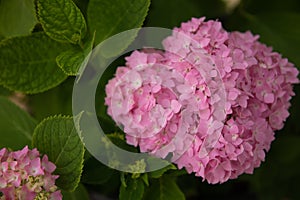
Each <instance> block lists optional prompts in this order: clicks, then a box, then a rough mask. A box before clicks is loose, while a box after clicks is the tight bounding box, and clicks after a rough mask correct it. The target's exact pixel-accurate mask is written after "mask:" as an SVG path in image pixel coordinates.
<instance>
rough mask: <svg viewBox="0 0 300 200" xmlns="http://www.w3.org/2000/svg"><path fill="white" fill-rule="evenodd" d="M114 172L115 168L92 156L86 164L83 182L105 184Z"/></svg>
mask: <svg viewBox="0 0 300 200" xmlns="http://www.w3.org/2000/svg"><path fill="white" fill-rule="evenodd" d="M113 173H114V170H113V169H111V168H109V167H107V166H105V165H103V164H102V163H100V162H99V161H98V160H96V159H95V158H90V159H89V160H88V161H86V163H85V165H84V168H83V174H82V179H81V182H82V183H86V184H103V183H106V182H107V181H108V180H109V179H110V178H111V176H112V175H113Z"/></svg>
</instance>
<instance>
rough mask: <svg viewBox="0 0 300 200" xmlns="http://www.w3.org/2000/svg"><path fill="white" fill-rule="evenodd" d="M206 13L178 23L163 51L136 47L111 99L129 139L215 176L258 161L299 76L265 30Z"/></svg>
mask: <svg viewBox="0 0 300 200" xmlns="http://www.w3.org/2000/svg"><path fill="white" fill-rule="evenodd" d="M204 20H205V19H204V18H200V19H196V18H193V19H192V20H191V21H189V22H186V23H182V25H181V27H180V28H175V29H174V31H173V34H172V35H171V36H169V37H167V38H166V39H165V40H164V41H163V46H164V50H165V51H158V50H149V49H145V50H142V51H134V52H133V53H132V54H131V56H129V57H127V58H126V61H127V62H126V66H123V67H119V68H118V69H117V72H116V75H115V77H114V78H113V79H111V80H110V81H109V83H108V84H107V86H106V95H107V96H106V99H105V103H106V105H107V106H108V114H109V115H110V116H111V117H112V118H113V119H114V120H115V122H116V123H117V124H119V125H120V126H122V127H123V129H124V132H125V133H126V140H127V143H128V144H131V145H134V146H139V148H140V151H141V152H149V153H150V154H152V155H155V156H158V157H161V158H165V157H166V156H167V155H169V154H171V155H172V161H173V162H174V163H176V164H177V165H178V167H179V168H183V167H184V168H186V170H187V171H188V172H189V173H192V172H194V173H195V175H196V176H200V177H202V178H203V179H205V180H207V181H208V182H209V183H213V184H215V183H223V182H225V181H227V180H228V179H234V178H237V177H238V176H239V175H241V174H242V173H253V170H254V168H256V167H259V166H260V164H261V162H262V161H264V159H265V153H266V152H267V151H268V150H269V149H270V144H271V142H272V141H273V140H274V131H276V130H279V129H281V128H282V127H283V123H284V121H285V120H286V118H287V117H288V116H289V112H288V108H289V107H290V99H291V97H292V96H293V95H294V92H293V84H296V83H298V82H299V80H298V78H297V76H298V70H297V69H296V68H295V67H294V65H293V64H292V63H290V62H288V60H287V59H286V58H282V56H281V55H280V54H279V53H277V52H273V51H272V48H270V47H267V46H266V45H264V44H262V43H260V42H259V41H258V38H259V36H256V35H253V34H252V33H250V32H245V33H240V32H227V31H226V30H224V29H223V28H222V25H221V23H220V22H218V21H212V20H210V21H207V22H205V21H204Z"/></svg>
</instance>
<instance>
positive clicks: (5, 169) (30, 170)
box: [0, 146, 62, 200]
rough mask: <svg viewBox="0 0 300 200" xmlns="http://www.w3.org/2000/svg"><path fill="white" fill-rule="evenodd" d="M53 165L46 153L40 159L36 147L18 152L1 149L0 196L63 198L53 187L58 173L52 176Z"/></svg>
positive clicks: (27, 199)
mask: <svg viewBox="0 0 300 200" xmlns="http://www.w3.org/2000/svg"><path fill="white" fill-rule="evenodd" d="M55 168H56V166H55V165H54V164H53V163H52V162H50V161H48V157H47V155H44V156H43V158H42V159H41V158H40V153H39V152H38V151H37V149H33V150H30V149H28V147H27V146H26V147H24V148H23V149H22V150H20V151H12V152H10V151H8V150H7V149H6V148H3V149H1V150H0V192H1V193H2V195H3V196H1V195H0V199H3V200H17V199H24V200H33V199H52V200H59V199H62V195H61V193H60V191H59V190H57V187H56V186H55V180H56V179H57V178H58V176H57V175H52V173H53V172H54V170H55Z"/></svg>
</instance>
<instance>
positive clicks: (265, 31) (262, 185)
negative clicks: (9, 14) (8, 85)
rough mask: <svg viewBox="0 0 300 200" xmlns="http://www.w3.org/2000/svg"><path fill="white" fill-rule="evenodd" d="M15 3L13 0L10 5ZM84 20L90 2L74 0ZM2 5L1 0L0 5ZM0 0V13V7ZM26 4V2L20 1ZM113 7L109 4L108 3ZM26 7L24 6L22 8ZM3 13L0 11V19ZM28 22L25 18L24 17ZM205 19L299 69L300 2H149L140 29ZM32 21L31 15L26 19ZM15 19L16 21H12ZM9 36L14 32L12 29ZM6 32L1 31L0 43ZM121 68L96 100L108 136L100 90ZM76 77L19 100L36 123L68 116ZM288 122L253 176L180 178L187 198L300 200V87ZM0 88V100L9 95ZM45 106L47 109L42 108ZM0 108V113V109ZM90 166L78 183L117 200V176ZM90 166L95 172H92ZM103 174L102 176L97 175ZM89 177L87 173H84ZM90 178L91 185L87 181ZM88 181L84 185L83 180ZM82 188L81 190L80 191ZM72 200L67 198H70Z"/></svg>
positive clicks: (109, 74)
mask: <svg viewBox="0 0 300 200" xmlns="http://www.w3.org/2000/svg"><path fill="white" fill-rule="evenodd" d="M14 1H15V0H14ZM73 1H74V2H75V3H76V4H77V6H78V7H79V8H80V10H81V11H82V12H83V14H84V15H85V16H86V10H87V5H88V2H89V1H88V0H73ZM3 2H4V1H3ZM3 2H2V1H1V0H0V8H1V3H3ZM24 2H25V1H24ZM111 2H112V4H113V1H111ZM24 6H25V5H24ZM3 15H5V11H2V10H1V9H0V23H1V16H3ZM24 15H26V16H27V17H28V15H29V14H28V13H26V12H25V13H24ZM201 16H206V17H207V19H218V20H220V21H221V22H222V23H223V26H224V28H225V29H227V30H229V31H246V30H251V31H252V32H253V33H255V34H259V35H260V41H262V42H264V43H266V44H268V45H269V46H272V47H273V48H274V50H276V51H278V52H280V53H281V54H282V55H283V56H284V57H287V58H288V59H289V60H290V61H291V62H293V63H295V65H296V66H297V67H298V69H300V1H299V0H284V1H283V0H241V1H239V0H152V1H151V5H150V9H149V13H148V16H147V18H146V20H145V22H144V26H155V27H165V28H173V27H174V26H180V24H181V22H184V21H187V20H189V19H190V18H191V17H201ZM29 17H30V16H29ZM12 20H14V19H12ZM9 30H10V31H11V33H10V34H13V33H14V30H11V29H9ZM5 37H6V33H3V32H1V30H0V41H1V39H3V38H5ZM122 64H124V60H123V58H120V59H119V60H118V61H116V62H115V63H113V65H114V67H112V68H110V70H109V71H108V72H106V74H105V76H104V77H103V79H102V81H101V82H100V84H99V91H98V94H99V95H97V99H96V101H97V102H98V105H99V109H98V110H97V111H98V112H99V120H100V121H102V122H104V123H106V124H110V125H107V126H106V127H107V130H106V131H108V132H110V133H111V132H112V131H115V130H116V129H117V128H116V127H115V126H114V125H113V124H112V121H111V119H109V118H107V116H106V115H104V113H105V107H104V106H103V98H104V93H103V90H104V86H105V84H106V83H107V80H108V79H110V78H111V77H112V74H113V73H114V69H115V67H116V66H118V65H122ZM73 82H74V77H70V78H68V79H67V80H66V81H64V83H63V84H61V85H60V86H58V87H56V88H53V89H50V90H49V91H47V92H44V93H40V94H35V95H27V96H25V97H22V98H21V101H22V102H25V103H26V104H27V105H28V109H29V112H30V113H31V114H32V115H33V116H34V117H35V118H36V119H37V120H38V121H41V120H42V119H43V118H45V117H47V116H50V115H54V114H59V113H62V114H72V110H71V108H72V86H73ZM295 93H296V96H295V97H294V98H293V99H292V101H291V103H292V107H291V109H290V113H291V115H290V117H289V118H288V120H287V122H286V124H285V127H284V128H283V129H282V130H281V131H277V132H276V140H275V141H274V142H273V144H272V147H271V150H270V151H269V153H268V154H267V157H266V161H265V162H264V163H263V164H262V165H261V167H260V168H258V169H256V170H255V171H254V174H253V175H242V176H240V177H239V178H238V179H236V180H230V181H228V182H226V183H224V184H221V185H209V184H207V183H206V182H202V180H201V178H197V177H195V176H194V175H181V176H179V177H178V179H177V183H178V185H179V187H180V188H181V189H182V191H183V192H184V194H185V196H186V199H190V200H193V199H202V200H206V199H254V200H255V199H263V200H265V199H270V200H271V199H279V200H292V199H295V200H296V199H300V191H299V189H300V183H299V180H300V123H299V120H300V86H299V85H297V86H296V87H295ZM11 95H12V94H11V92H9V91H8V90H6V89H4V88H3V87H1V86H0V96H11ZM45 105H46V106H45ZM0 109H1V108H0ZM87 160H88V162H90V163H94V164H93V165H87V166H89V168H90V169H84V174H83V179H82V182H83V183H84V184H85V186H87V189H88V190H89V191H91V192H93V191H97V192H99V193H101V194H103V195H105V196H107V197H109V198H112V199H117V198H118V193H119V186H120V182H119V180H120V174H119V173H116V172H115V171H113V170H111V169H109V168H107V167H105V166H103V165H102V164H101V163H99V162H98V161H96V160H94V159H93V158H90V156H88V155H87ZM91 166H93V167H91ZM99 169H102V170H103V172H105V173H101V174H99V173H96V171H97V170H99ZM87 171H88V172H89V173H85V172H87ZM87 177H93V178H94V179H93V181H91V179H90V178H87ZM85 180H88V181H85ZM81 187H82V186H81ZM70 198H71V197H70Z"/></svg>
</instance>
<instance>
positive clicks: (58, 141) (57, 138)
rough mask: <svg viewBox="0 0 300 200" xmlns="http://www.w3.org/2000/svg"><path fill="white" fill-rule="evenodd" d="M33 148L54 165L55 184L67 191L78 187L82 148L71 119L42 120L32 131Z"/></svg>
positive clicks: (82, 157)
mask: <svg viewBox="0 0 300 200" xmlns="http://www.w3.org/2000/svg"><path fill="white" fill-rule="evenodd" d="M33 146H34V147H37V149H38V150H39V151H40V152H41V153H44V154H47V155H48V157H49V160H50V161H52V162H53V163H54V164H55V165H56V167H57V168H56V171H55V173H56V174H58V175H59V178H58V180H57V181H56V184H57V185H58V186H59V187H60V188H62V189H64V190H67V191H73V190H75V188H76V187H77V186H78V183H79V181H80V177H81V172H82V168H83V161H84V146H83V143H82V142H81V140H80V137H79V135H78V133H77V131H76V129H75V125H74V122H73V118H72V117H64V116H54V117H49V118H47V119H45V120H43V121H42V122H41V123H40V124H39V125H38V126H37V127H36V129H35V130H34V134H33Z"/></svg>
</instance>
